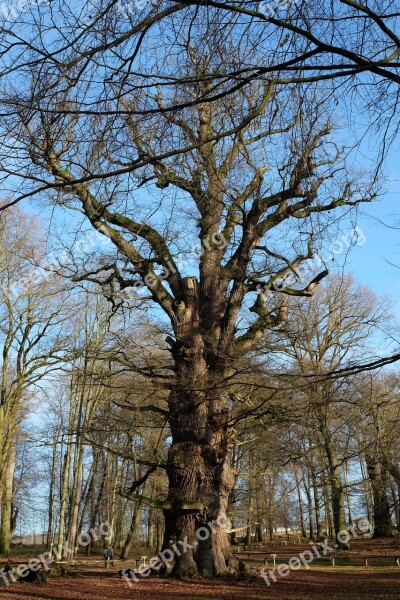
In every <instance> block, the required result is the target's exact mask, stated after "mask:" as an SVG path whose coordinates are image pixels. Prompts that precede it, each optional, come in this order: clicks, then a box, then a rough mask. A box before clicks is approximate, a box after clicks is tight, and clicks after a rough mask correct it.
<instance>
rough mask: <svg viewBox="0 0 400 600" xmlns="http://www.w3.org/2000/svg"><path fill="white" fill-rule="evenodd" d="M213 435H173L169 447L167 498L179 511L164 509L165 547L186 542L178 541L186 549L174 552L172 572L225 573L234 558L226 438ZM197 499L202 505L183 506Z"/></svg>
mask: <svg viewBox="0 0 400 600" xmlns="http://www.w3.org/2000/svg"><path fill="white" fill-rule="evenodd" d="M194 420H196V419H194ZM210 426H211V424H210ZM195 430H196V428H195ZM186 431H190V430H189V428H187V429H186ZM192 433H193V434H194V431H193V429H192ZM211 436H212V438H213V439H212V440H211V443H210V441H209V443H206V442H202V441H200V440H198V441H195V436H194V435H193V438H194V441H189V440H182V441H176V440H175V441H174V442H173V443H172V445H171V448H170V450H169V456H168V476H169V500H172V501H173V502H175V503H176V502H179V503H181V504H182V510H168V511H165V513H164V514H165V522H166V531H165V539H164V545H163V548H164V549H166V548H170V547H171V546H172V544H171V541H172V543H177V542H178V541H181V542H187V544H189V545H190V547H189V546H186V545H185V546H182V547H183V548H185V551H183V552H182V553H180V555H179V554H177V553H176V552H175V565H174V569H173V572H174V574H176V575H179V576H191V575H195V574H197V573H198V572H199V573H201V574H202V575H205V576H210V577H211V576H215V575H223V574H225V573H226V572H227V570H228V567H229V562H230V560H231V558H232V556H231V551H230V544H229V539H228V534H227V533H226V524H227V517H226V511H227V506H228V497H229V493H230V491H231V488H232V486H233V479H234V478H233V474H232V471H231V468H230V465H229V462H228V456H227V443H228V440H227V438H226V435H225V436H223V435H221V436H220V435H217V434H216V432H214V435H212V434H211ZM207 437H208V436H207ZM195 501H200V503H201V504H202V506H201V509H200V510H198V511H193V512H192V511H191V510H190V507H189V506H188V507H187V508H188V509H185V503H190V502H195Z"/></svg>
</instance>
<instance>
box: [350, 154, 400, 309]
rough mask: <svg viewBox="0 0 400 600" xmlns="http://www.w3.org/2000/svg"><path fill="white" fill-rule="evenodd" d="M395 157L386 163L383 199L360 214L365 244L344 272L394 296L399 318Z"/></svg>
mask: <svg viewBox="0 0 400 600" xmlns="http://www.w3.org/2000/svg"><path fill="white" fill-rule="evenodd" d="M396 154H397V153H396V152H395V151H393V153H392V156H391V157H389V160H388V162H387V167H386V169H385V171H386V175H387V177H388V180H389V181H388V182H387V183H386V185H385V187H384V192H383V194H382V196H381V197H380V198H379V199H377V200H375V201H374V202H373V203H371V204H368V205H364V206H363V208H362V211H361V212H360V215H359V219H358V225H359V226H360V228H361V229H362V231H363V233H364V235H365V237H366V242H365V243H364V244H363V245H362V246H360V247H355V248H354V249H353V250H352V252H351V253H350V255H349V256H348V257H347V261H346V267H345V270H346V271H347V272H348V271H351V272H353V273H354V274H355V276H356V277H357V279H358V280H360V281H361V282H362V283H364V284H366V285H368V286H370V287H371V288H372V289H373V290H374V291H375V292H376V293H377V294H379V295H380V294H389V295H390V296H392V298H393V300H394V301H395V303H396V309H397V310H396V312H397V314H398V315H399V317H400V205H399V201H400V173H398V172H397V165H396ZM397 160H398V159H397ZM385 188H386V190H387V191H385ZM396 226H397V228H394V227H396ZM389 263H393V264H389ZM394 265H398V267H396V266H394Z"/></svg>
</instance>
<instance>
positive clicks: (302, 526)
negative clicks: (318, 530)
mask: <svg viewBox="0 0 400 600" xmlns="http://www.w3.org/2000/svg"><path fill="white" fill-rule="evenodd" d="M294 478H295V482H296V492H297V501H298V504H299V517H300V530H301V535H302V537H303V538H305V537H307V532H306V526H305V521H304V510H303V499H302V497H301V487H300V480H299V473H298V469H297V464H295V465H294Z"/></svg>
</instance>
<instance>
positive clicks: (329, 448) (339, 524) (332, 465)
mask: <svg viewBox="0 0 400 600" xmlns="http://www.w3.org/2000/svg"><path fill="white" fill-rule="evenodd" d="M320 431H321V434H322V439H323V444H324V448H325V452H326V457H327V460H328V465H329V480H330V486H331V498H332V513H333V523H334V527H335V535H336V536H337V535H338V534H339V533H341V532H344V531H347V523H346V512H345V506H344V489H343V485H342V478H341V472H340V464H339V461H338V459H337V456H336V452H335V448H334V444H333V440H332V438H331V435H330V433H329V430H328V427H327V426H326V425H325V424H321V427H320ZM337 544H338V547H339V548H340V549H342V550H348V549H349V544H348V542H345V541H342V540H337Z"/></svg>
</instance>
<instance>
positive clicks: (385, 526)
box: [366, 455, 392, 538]
mask: <svg viewBox="0 0 400 600" xmlns="http://www.w3.org/2000/svg"><path fill="white" fill-rule="evenodd" d="M366 463H367V471H368V477H369V480H370V482H371V488H372V496H373V501H374V537H375V538H381V537H391V536H392V517H391V513H390V504H389V500H388V497H387V493H386V486H387V471H386V469H385V468H383V467H382V465H381V464H380V462H379V459H378V457H377V456H376V455H375V456H367V457H366Z"/></svg>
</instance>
